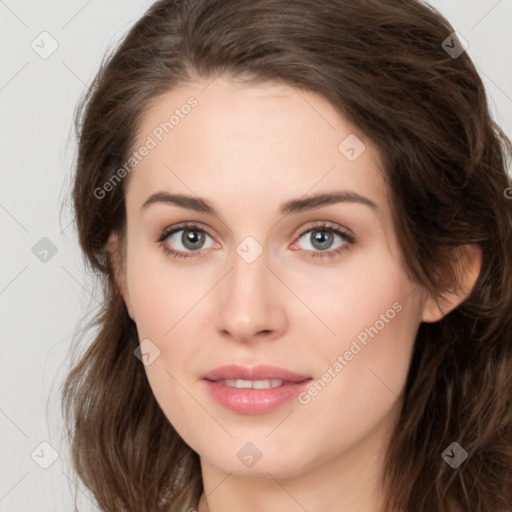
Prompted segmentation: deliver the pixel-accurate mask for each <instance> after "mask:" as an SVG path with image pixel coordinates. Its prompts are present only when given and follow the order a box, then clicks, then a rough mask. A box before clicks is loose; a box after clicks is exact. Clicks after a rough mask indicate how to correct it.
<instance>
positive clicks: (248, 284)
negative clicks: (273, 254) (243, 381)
mask: <svg viewBox="0 0 512 512" xmlns="http://www.w3.org/2000/svg"><path fill="white" fill-rule="evenodd" d="M231 263H232V268H231V271H230V272H229V274H228V275H227V276H226V278H225V280H224V282H223V284H222V287H221V293H220V296H219V302H218V310H217V320H216V322H217V327H218V329H219V330H221V331H227V332H229V333H231V335H232V336H234V337H236V338H240V339H241V338H250V337H251V336H253V335H255V334H257V333H258V332H260V331H275V330H279V329H280V328H281V327H282V322H280V321H279V319H280V318H281V320H282V319H283V318H282V317H283V315H282V313H283V311H282V309H281V308H282V304H281V305H280V304H278V300H279V299H278V294H277V293H273V292H272V290H273V288H274V286H275V285H276V284H277V283H273V279H274V280H276V279H275V277H274V276H273V274H272V272H271V271H270V270H269V268H267V266H268V265H269V263H270V262H269V258H268V250H267V249H265V248H264V247H263V245H262V244H260V243H259V242H258V241H257V240H256V239H255V238H254V237H252V236H247V237H245V238H244V239H243V240H242V241H241V242H240V243H239V244H238V245H237V246H236V247H235V254H233V256H232V259H231ZM276 281H278V280H276Z"/></svg>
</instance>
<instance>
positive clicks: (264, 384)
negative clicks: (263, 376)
mask: <svg viewBox="0 0 512 512" xmlns="http://www.w3.org/2000/svg"><path fill="white" fill-rule="evenodd" d="M252 387H253V388H254V389H268V388H269V387H270V381H269V380H255V381H253V383H252Z"/></svg>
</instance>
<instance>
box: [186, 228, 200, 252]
mask: <svg viewBox="0 0 512 512" xmlns="http://www.w3.org/2000/svg"><path fill="white" fill-rule="evenodd" d="M183 233H184V235H183V236H184V240H183V245H184V246H185V247H188V248H189V249H197V247H196V246H197V245H199V246H200V245H201V242H202V241H203V239H204V234H203V233H199V231H195V230H192V229H190V230H186V231H184V232H183Z"/></svg>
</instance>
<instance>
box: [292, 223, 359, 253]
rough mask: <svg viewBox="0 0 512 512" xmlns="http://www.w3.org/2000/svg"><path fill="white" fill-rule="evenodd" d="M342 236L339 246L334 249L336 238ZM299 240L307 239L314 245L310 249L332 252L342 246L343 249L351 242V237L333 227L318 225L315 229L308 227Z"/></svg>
mask: <svg viewBox="0 0 512 512" xmlns="http://www.w3.org/2000/svg"><path fill="white" fill-rule="evenodd" d="M335 237H338V238H341V240H342V241H341V243H340V245H339V246H338V248H335V249H332V245H333V241H334V238H335ZM299 240H305V241H306V242H309V244H310V245H312V246H313V247H312V249H307V250H308V251H310V250H312V251H320V252H323V253H332V252H336V251H338V250H339V249H340V248H341V249H343V248H344V247H345V246H346V245H347V244H350V243H351V237H350V236H349V235H348V234H346V233H343V232H342V231H340V230H338V229H336V228H332V227H322V226H317V227H315V228H313V229H308V230H307V231H305V232H304V233H302V235H300V237H299Z"/></svg>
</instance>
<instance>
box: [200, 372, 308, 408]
mask: <svg viewBox="0 0 512 512" xmlns="http://www.w3.org/2000/svg"><path fill="white" fill-rule="evenodd" d="M311 380H312V378H311V377H310V376H308V375H305V374H300V373H296V372H292V371H290V370H287V369H284V368H279V367H276V366H269V365H260V366H256V367H253V368H247V367H243V366H238V365H227V366H221V367H219V368H216V369H215V370H212V371H210V372H208V373H207V374H205V375H203V377H202V381H203V382H204V383H205V385H206V388H207V390H208V392H209V394H210V396H211V397H212V398H213V399H214V400H215V401H216V402H217V403H219V404H220V405H222V406H223V407H224V408H226V409H228V410H230V411H232V412H236V413H238V414H249V415H254V414H265V413H269V412H272V411H274V410H276V409H278V408H279V407H281V406H282V405H283V404H285V403H286V402H289V401H290V400H292V399H293V398H294V397H296V396H297V395H298V394H299V393H300V392H301V391H303V390H304V389H305V388H306V387H307V385H308V384H309V382H310V381H311Z"/></svg>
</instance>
